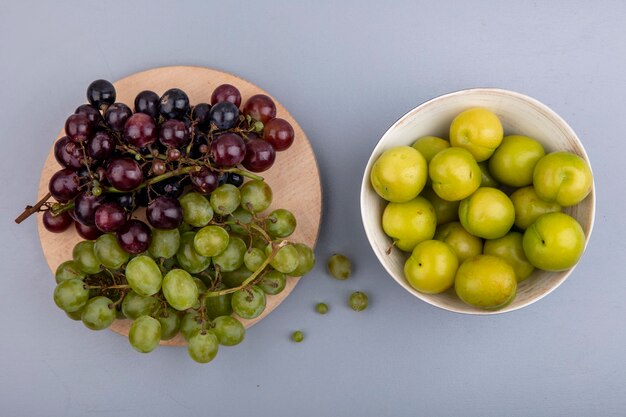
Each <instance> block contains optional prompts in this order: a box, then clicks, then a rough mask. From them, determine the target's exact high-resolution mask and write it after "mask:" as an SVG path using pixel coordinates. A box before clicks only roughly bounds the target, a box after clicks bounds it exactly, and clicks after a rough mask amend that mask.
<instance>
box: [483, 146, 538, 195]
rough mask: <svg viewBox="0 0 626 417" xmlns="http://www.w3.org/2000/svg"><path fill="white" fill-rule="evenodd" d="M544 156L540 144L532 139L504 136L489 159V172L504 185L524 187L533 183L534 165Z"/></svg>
mask: <svg viewBox="0 0 626 417" xmlns="http://www.w3.org/2000/svg"><path fill="white" fill-rule="evenodd" d="M545 154H546V151H545V150H544V149H543V146H542V145H541V143H539V142H537V141H536V140H535V139H533V138H529V137H528V136H521V135H511V136H506V137H505V138H504V139H502V143H501V144H500V146H499V147H498V149H496V151H495V152H494V153H493V155H492V156H491V158H490V159H489V172H491V174H492V175H493V177H494V178H495V179H496V181H499V182H501V183H502V184H504V185H508V186H509V187H524V186H526V185H530V184H532V183H533V172H534V170H535V165H537V161H539V160H540V159H541V158H542V157H543V156H544V155H545Z"/></svg>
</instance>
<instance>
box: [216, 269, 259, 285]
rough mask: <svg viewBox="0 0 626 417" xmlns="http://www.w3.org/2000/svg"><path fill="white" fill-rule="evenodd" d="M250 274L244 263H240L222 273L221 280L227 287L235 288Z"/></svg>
mask: <svg viewBox="0 0 626 417" xmlns="http://www.w3.org/2000/svg"><path fill="white" fill-rule="evenodd" d="M250 275H252V271H250V270H249V269H248V268H246V266H245V265H241V266H240V267H239V268H237V269H235V270H234V271H228V272H223V273H222V282H223V283H224V284H226V286H227V287H228V288H235V287H238V286H240V285H241V284H243V282H244V281H245V280H246V279H247V278H248V277H249V276H250Z"/></svg>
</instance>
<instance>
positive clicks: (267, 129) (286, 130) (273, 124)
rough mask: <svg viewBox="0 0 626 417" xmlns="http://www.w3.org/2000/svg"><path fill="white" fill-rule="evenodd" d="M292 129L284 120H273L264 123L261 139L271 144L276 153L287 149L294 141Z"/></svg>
mask: <svg viewBox="0 0 626 417" xmlns="http://www.w3.org/2000/svg"><path fill="white" fill-rule="evenodd" d="M294 135H295V134H294V131H293V127H291V125H290V124H289V122H288V121H286V120H285V119H280V118H278V117H277V118H275V119H272V120H270V121H269V122H267V123H265V126H264V127H263V139H265V140H266V141H268V142H269V143H271V144H272V146H273V147H274V149H275V150H276V152H280V151H284V150H286V149H288V148H289V147H290V146H291V144H292V143H293V139H294Z"/></svg>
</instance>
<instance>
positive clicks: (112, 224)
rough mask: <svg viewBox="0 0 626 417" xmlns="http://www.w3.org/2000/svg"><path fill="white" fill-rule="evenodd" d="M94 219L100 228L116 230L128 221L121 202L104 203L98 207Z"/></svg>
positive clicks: (107, 230)
mask: <svg viewBox="0 0 626 417" xmlns="http://www.w3.org/2000/svg"><path fill="white" fill-rule="evenodd" d="M94 219H95V222H96V227H97V228H98V229H99V230H101V231H103V232H115V231H116V230H118V229H119V228H120V227H122V226H124V223H126V210H124V208H123V207H122V206H121V205H120V204H119V203H115V202H108V203H104V204H102V205H101V206H100V207H98V208H97V209H96V212H95V216H94Z"/></svg>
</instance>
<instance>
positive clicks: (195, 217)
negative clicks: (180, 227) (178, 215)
mask: <svg viewBox="0 0 626 417" xmlns="http://www.w3.org/2000/svg"><path fill="white" fill-rule="evenodd" d="M178 201H179V202H180V205H181V207H182V208H183V221H184V222H185V223H187V224H189V225H191V226H193V227H203V226H206V225H207V224H209V222H210V221H211V219H212V218H213V209H212V208H211V204H210V203H209V200H207V199H206V197H204V196H203V195H202V194H200V193H196V192H191V193H187V194H185V195H184V196H182V197H181V198H180V199H179V200H178Z"/></svg>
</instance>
